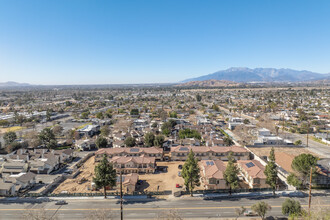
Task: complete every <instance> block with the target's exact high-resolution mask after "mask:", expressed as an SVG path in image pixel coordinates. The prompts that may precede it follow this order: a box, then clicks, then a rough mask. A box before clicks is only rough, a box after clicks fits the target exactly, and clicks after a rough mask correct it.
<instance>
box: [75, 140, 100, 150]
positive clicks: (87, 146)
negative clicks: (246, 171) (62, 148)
mask: <svg viewBox="0 0 330 220" xmlns="http://www.w3.org/2000/svg"><path fill="white" fill-rule="evenodd" d="M75 146H76V149H79V150H82V151H87V150H88V151H89V150H92V149H95V148H96V145H95V142H94V141H92V140H90V139H86V140H78V141H76V143H75Z"/></svg>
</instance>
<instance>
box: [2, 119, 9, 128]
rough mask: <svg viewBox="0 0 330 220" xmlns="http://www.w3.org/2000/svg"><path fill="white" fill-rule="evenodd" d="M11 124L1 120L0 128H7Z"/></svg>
mask: <svg viewBox="0 0 330 220" xmlns="http://www.w3.org/2000/svg"><path fill="white" fill-rule="evenodd" d="M9 124H10V123H9V121H7V120H0V126H1V127H6V126H8V125H9Z"/></svg>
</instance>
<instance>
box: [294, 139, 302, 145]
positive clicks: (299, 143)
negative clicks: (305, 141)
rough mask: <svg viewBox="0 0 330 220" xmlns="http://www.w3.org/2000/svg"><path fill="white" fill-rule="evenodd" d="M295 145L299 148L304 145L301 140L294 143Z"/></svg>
mask: <svg viewBox="0 0 330 220" xmlns="http://www.w3.org/2000/svg"><path fill="white" fill-rule="evenodd" d="M294 145H298V146H299V145H302V141H301V140H297V141H295V142H294Z"/></svg>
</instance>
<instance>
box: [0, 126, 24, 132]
mask: <svg viewBox="0 0 330 220" xmlns="http://www.w3.org/2000/svg"><path fill="white" fill-rule="evenodd" d="M25 128H26V127H22V126H13V127H9V128H2V129H1V130H2V131H3V132H4V133H5V132H9V131H13V132H16V131H20V130H23V129H25Z"/></svg>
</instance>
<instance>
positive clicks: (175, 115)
mask: <svg viewBox="0 0 330 220" xmlns="http://www.w3.org/2000/svg"><path fill="white" fill-rule="evenodd" d="M169 116H170V118H177V117H178V114H177V113H176V112H170V113H169Z"/></svg>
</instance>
